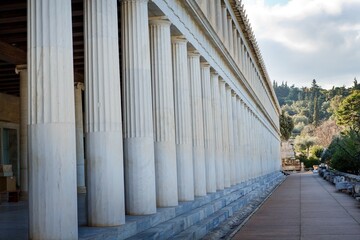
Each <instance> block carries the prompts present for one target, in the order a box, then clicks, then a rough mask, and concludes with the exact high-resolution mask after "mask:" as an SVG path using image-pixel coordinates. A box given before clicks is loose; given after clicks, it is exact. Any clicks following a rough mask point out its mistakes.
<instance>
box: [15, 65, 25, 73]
mask: <svg viewBox="0 0 360 240" xmlns="http://www.w3.org/2000/svg"><path fill="white" fill-rule="evenodd" d="M24 70H27V65H26V64H21V65H16V66H15V73H16V74H19V73H20V72H21V71H24Z"/></svg>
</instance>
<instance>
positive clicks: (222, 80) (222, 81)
mask: <svg viewBox="0 0 360 240" xmlns="http://www.w3.org/2000/svg"><path fill="white" fill-rule="evenodd" d="M219 80H220V83H223V84H225V83H226V81H225V79H223V78H222V77H221V76H219Z"/></svg>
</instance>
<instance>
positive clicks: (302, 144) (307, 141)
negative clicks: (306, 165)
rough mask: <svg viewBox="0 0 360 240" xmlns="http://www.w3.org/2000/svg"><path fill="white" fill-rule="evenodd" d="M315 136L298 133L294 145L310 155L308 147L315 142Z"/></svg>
mask: <svg viewBox="0 0 360 240" xmlns="http://www.w3.org/2000/svg"><path fill="white" fill-rule="evenodd" d="M315 142H316V138H315V137H311V136H309V135H300V136H296V138H295V141H294V143H295V147H296V148H297V149H299V150H300V151H306V156H307V157H308V158H309V156H310V148H311V147H312V146H313V145H314V144H315Z"/></svg>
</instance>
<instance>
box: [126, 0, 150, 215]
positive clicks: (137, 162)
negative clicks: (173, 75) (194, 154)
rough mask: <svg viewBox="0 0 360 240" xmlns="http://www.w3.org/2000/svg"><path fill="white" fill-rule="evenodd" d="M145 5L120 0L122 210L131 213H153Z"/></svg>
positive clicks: (147, 36)
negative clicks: (123, 199)
mask: <svg viewBox="0 0 360 240" xmlns="http://www.w3.org/2000/svg"><path fill="white" fill-rule="evenodd" d="M147 5H148V1H147V0H138V1H133V0H122V1H121V16H122V20H121V29H122V30H121V37H122V74H123V88H122V91H123V106H124V126H123V129H124V158H125V159H124V160H125V183H126V188H125V189H126V194H125V196H126V211H127V213H128V214H134V215H142V214H152V213H155V212H156V189H155V165H154V128H153V115H152V96H151V71H150V47H149V25H148V6H147ZM139 149H141V151H139Z"/></svg>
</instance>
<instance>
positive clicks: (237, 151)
mask: <svg viewBox="0 0 360 240" xmlns="http://www.w3.org/2000/svg"><path fill="white" fill-rule="evenodd" d="M231 93H232V94H231V95H232V97H231V103H232V113H233V114H232V122H233V124H234V126H233V127H234V131H233V133H234V169H235V183H236V184H237V183H240V182H241V180H240V177H241V176H240V167H239V166H240V147H239V134H238V130H239V126H238V121H237V120H238V119H237V116H238V109H237V96H236V93H235V92H234V91H232V92H231Z"/></svg>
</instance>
